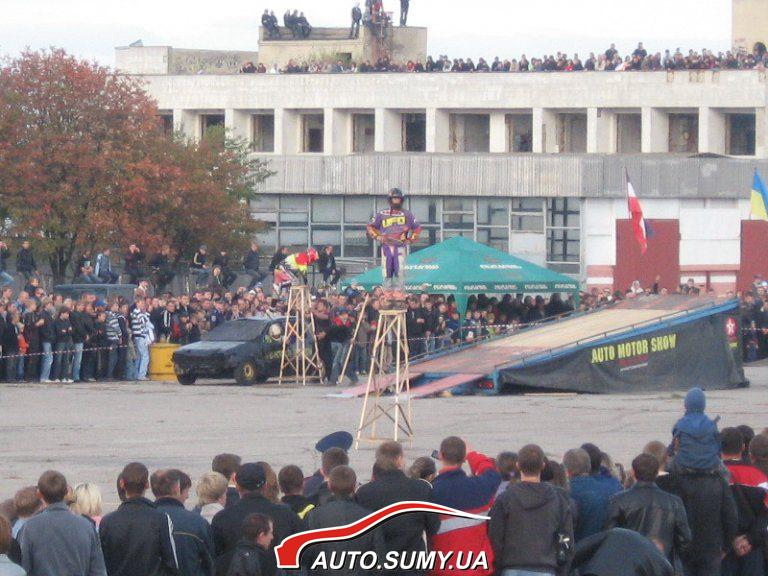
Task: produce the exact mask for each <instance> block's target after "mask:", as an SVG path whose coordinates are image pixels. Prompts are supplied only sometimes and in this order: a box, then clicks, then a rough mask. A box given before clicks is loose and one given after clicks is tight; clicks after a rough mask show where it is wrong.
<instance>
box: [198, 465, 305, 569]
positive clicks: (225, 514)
mask: <svg viewBox="0 0 768 576" xmlns="http://www.w3.org/2000/svg"><path fill="white" fill-rule="evenodd" d="M235 482H236V484H237V491H238V493H239V494H240V500H239V501H238V502H237V503H235V504H233V505H232V506H230V507H228V508H225V509H224V510H222V511H221V512H219V513H218V514H216V516H214V518H213V522H212V523H211V528H212V530H213V542H214V546H215V549H216V574H217V575H218V576H226V574H227V571H228V570H229V565H230V562H231V561H232V557H233V555H234V552H235V549H236V547H237V543H238V542H239V541H240V539H241V538H242V537H243V521H244V520H245V518H246V517H247V516H248V515H250V514H264V515H265V516H267V517H268V518H271V519H272V522H273V526H274V541H273V545H272V546H271V547H270V554H268V555H267V561H266V562H265V565H264V566H262V575H263V576H274V574H275V573H276V571H277V564H276V559H275V556H274V554H273V553H272V551H273V549H274V546H276V545H278V544H280V543H281V542H282V541H283V540H284V539H285V538H287V537H288V536H290V535H292V534H295V533H297V532H300V531H302V530H303V529H304V526H303V523H302V521H301V520H300V519H299V517H298V516H297V515H296V514H295V513H294V512H293V511H292V510H291V509H290V508H288V506H285V505H284V504H275V503H274V502H272V501H270V500H269V499H268V498H267V497H266V496H265V494H264V489H265V486H266V484H267V473H266V470H265V469H264V467H263V466H261V465H259V464H256V463H252V462H249V463H246V464H243V465H242V466H240V468H239V469H238V471H237V474H236V475H235Z"/></svg>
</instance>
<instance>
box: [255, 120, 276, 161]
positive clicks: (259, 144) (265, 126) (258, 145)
mask: <svg viewBox="0 0 768 576" xmlns="http://www.w3.org/2000/svg"><path fill="white" fill-rule="evenodd" d="M252 124H253V135H252V143H251V146H252V148H253V151H254V152H274V151H275V115H274V114H254V115H253V123H252Z"/></svg>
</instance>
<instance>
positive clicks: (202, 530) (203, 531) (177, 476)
mask: <svg viewBox="0 0 768 576" xmlns="http://www.w3.org/2000/svg"><path fill="white" fill-rule="evenodd" d="M181 477H182V473H181V471H180V470H175V469H171V470H158V471H157V472H154V473H153V474H152V476H151V477H150V485H151V486H152V493H153V494H154V495H155V506H157V509H158V510H159V511H160V512H163V513H165V514H167V515H168V517H169V518H170V519H171V522H172V525H173V540H174V542H175V544H176V556H177V558H178V561H179V571H180V572H181V574H182V575H183V576H210V574H212V573H213V536H212V535H211V526H210V525H209V524H208V521H207V520H205V518H203V517H202V516H201V515H200V514H198V513H195V512H192V511H190V510H187V509H186V508H184V503H183V501H182V497H181Z"/></svg>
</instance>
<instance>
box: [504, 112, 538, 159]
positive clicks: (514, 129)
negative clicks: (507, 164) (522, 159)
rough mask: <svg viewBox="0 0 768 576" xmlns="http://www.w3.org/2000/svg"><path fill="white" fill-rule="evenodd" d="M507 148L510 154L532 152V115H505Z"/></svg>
mask: <svg viewBox="0 0 768 576" xmlns="http://www.w3.org/2000/svg"><path fill="white" fill-rule="evenodd" d="M506 119H507V147H508V149H509V151H510V152H531V151H532V150H533V115H532V114H507V118H506Z"/></svg>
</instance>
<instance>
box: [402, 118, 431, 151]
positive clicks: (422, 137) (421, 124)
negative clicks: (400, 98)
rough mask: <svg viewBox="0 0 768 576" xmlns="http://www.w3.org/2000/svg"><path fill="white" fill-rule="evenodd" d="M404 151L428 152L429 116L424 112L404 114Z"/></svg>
mask: <svg viewBox="0 0 768 576" xmlns="http://www.w3.org/2000/svg"><path fill="white" fill-rule="evenodd" d="M403 150H404V151H405V152H426V150H427V115H426V114H424V113H423V112H422V113H414V114H403Z"/></svg>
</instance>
